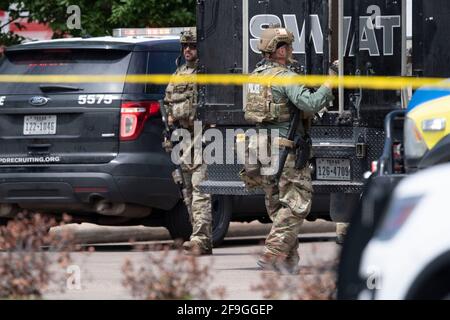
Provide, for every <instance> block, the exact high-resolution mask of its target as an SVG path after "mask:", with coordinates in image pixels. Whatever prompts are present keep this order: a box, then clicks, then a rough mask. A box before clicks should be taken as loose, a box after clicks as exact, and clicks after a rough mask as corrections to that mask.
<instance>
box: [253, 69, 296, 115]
mask: <svg viewBox="0 0 450 320" xmlns="http://www.w3.org/2000/svg"><path fill="white" fill-rule="evenodd" d="M284 71H286V68H283V67H271V66H263V67H260V68H257V69H256V70H255V71H253V73H252V76H255V77H256V76H261V75H262V74H263V75H265V76H269V77H272V78H274V77H276V76H278V75H280V74H281V73H283V72H284ZM288 103H289V101H288V100H283V101H281V103H275V101H274V100H273V95H272V88H271V87H270V86H264V85H260V84H256V83H249V84H248V88H247V103H246V105H245V108H244V117H245V120H246V121H248V122H251V123H263V122H287V121H289V120H290V118H291V113H290V111H289V105H288Z"/></svg>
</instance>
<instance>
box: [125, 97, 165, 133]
mask: <svg viewBox="0 0 450 320" xmlns="http://www.w3.org/2000/svg"><path fill="white" fill-rule="evenodd" d="M158 114H159V102H157V101H124V102H122V106H121V109H120V141H131V140H136V139H137V138H138V137H139V135H140V134H141V132H142V129H144V125H145V122H146V121H147V119H148V118H150V117H153V116H156V115H158Z"/></svg>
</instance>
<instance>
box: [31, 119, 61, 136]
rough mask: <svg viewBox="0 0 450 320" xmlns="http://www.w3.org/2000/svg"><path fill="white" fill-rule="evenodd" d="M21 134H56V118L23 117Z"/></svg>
mask: <svg viewBox="0 0 450 320" xmlns="http://www.w3.org/2000/svg"><path fill="white" fill-rule="evenodd" d="M23 134H24V135H25V136H30V135H49V134H56V116H50V115H36V116H25V117H24V120H23Z"/></svg>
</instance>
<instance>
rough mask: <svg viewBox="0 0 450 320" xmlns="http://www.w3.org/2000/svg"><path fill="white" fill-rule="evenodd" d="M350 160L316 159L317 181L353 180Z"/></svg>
mask: <svg viewBox="0 0 450 320" xmlns="http://www.w3.org/2000/svg"><path fill="white" fill-rule="evenodd" d="M350 172H351V166H350V160H349V159H324V158H318V159H316V177H317V180H338V181H350V180H351V175H350Z"/></svg>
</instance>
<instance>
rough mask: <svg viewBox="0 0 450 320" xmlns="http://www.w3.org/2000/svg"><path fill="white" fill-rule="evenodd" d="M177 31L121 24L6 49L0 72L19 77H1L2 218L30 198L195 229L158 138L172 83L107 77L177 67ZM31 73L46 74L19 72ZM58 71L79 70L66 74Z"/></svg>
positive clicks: (110, 219)
mask: <svg viewBox="0 0 450 320" xmlns="http://www.w3.org/2000/svg"><path fill="white" fill-rule="evenodd" d="M180 31H181V29H180V30H178V29H117V30H114V36H113V37H97V38H70V39H60V40H51V41H38V42H29V43H26V44H21V45H17V46H13V47H10V48H7V49H6V51H5V55H4V57H3V58H2V59H1V60H0V74H1V75H14V76H18V77H16V78H15V79H12V80H11V82H2V83H0V219H1V220H2V221H3V223H4V222H5V221H6V220H7V219H10V218H13V217H14V216H15V215H16V214H17V213H18V212H19V211H20V210H21V209H23V208H26V209H32V210H42V211H50V212H55V213H56V212H69V213H71V214H73V215H74V219H75V221H89V222H94V223H98V224H106V225H116V224H146V225H165V226H166V227H167V228H168V229H169V231H170V232H171V234H172V236H173V237H183V238H186V237H188V236H189V235H190V232H191V230H190V223H189V218H188V215H187V212H186V210H185V209H184V206H183V205H182V204H181V202H180V196H179V191H178V189H177V187H176V185H175V184H174V182H173V181H172V177H171V171H172V170H173V165H172V162H171V160H170V157H169V155H167V154H166V153H165V152H164V150H163V149H162V146H161V141H162V140H161V139H162V131H163V124H162V121H161V119H160V115H159V103H158V100H160V99H162V98H163V96H164V90H165V86H163V85H153V84H145V83H139V84H135V83H126V82H125V81H124V79H123V78H122V79H121V80H120V81H117V79H114V80H111V78H110V77H112V76H127V75H133V74H171V73H173V72H174V70H175V60H176V59H177V57H178V56H179V55H180V45H179V34H180ZM29 75H45V76H47V78H45V79H44V78H43V79H42V81H38V82H32V83H26V82H21V80H22V79H23V78H25V77H26V76H29ZM60 75H74V76H76V79H74V81H72V82H70V83H66V82H62V81H61V82H59V79H58V76H60ZM86 75H95V76H99V77H100V81H99V79H97V80H95V81H94V82H92V81H91V82H89V81H88V79H86V80H85V77H84V76H86ZM22 76H23V78H22ZM48 76H54V77H53V78H52V79H49V78H48Z"/></svg>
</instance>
